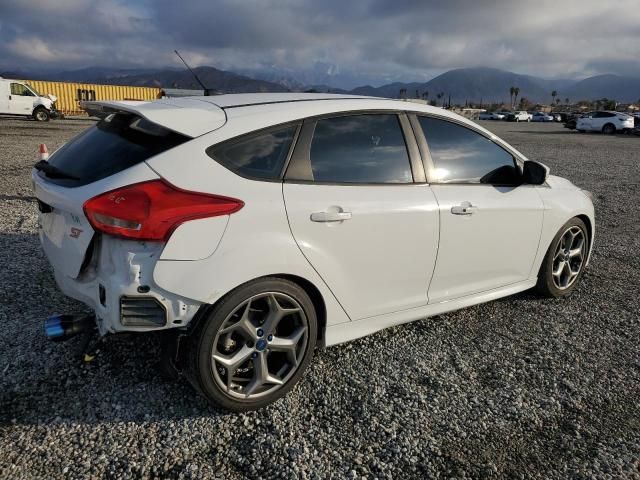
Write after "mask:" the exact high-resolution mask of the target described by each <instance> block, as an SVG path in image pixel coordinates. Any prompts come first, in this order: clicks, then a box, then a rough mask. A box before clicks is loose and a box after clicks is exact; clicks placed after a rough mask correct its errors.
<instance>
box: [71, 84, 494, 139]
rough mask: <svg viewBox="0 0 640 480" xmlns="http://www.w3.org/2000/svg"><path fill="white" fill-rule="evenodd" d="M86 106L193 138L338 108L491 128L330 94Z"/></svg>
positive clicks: (427, 109)
mask: <svg viewBox="0 0 640 480" xmlns="http://www.w3.org/2000/svg"><path fill="white" fill-rule="evenodd" d="M82 106H83V107H85V108H86V107H92V108H94V109H97V110H102V111H104V112H115V111H125V112H130V113H134V114H136V115H140V116H142V117H144V118H146V119H148V120H149V121H151V122H154V123H157V124H158V125H162V126H163V127H165V128H168V129H170V130H173V131H175V132H178V133H181V134H183V135H187V136H189V137H198V136H200V135H204V134H205V133H209V132H212V131H214V130H218V129H220V128H221V127H222V126H224V125H225V124H227V123H228V120H229V119H230V118H232V117H234V118H237V117H243V120H244V122H245V123H246V124H247V128H248V124H251V125H254V126H258V125H262V126H263V127H267V126H269V125H275V124H277V123H284V122H288V121H294V120H299V119H301V118H306V117H313V116H319V115H326V114H331V113H334V112H335V113H338V112H350V111H359V110H392V111H393V110H396V111H397V110H401V111H413V112H424V113H431V114H435V115H439V116H442V117H447V118H451V119H455V120H457V121H459V122H462V123H468V124H470V125H473V127H474V128H476V129H479V130H483V131H485V133H488V134H489V135H491V136H492V137H493V136H494V135H493V134H491V133H490V132H487V131H486V130H485V129H483V128H482V127H480V126H478V125H477V124H475V123H473V122H471V121H469V120H467V119H465V118H464V117H462V116H460V115H458V114H455V113H453V112H450V111H448V110H445V109H443V108H439V107H432V106H430V105H426V104H423V103H417V102H409V101H406V100H392V99H385V98H379V97H365V96H359V95H342V94H328V93H234V94H225V95H212V96H206V97H205V96H197V97H179V98H162V99H159V100H154V101H150V102H141V101H89V102H82Z"/></svg>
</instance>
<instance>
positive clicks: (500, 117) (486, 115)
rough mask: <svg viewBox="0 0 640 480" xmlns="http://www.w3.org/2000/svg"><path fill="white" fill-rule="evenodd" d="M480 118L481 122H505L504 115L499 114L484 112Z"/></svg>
mask: <svg viewBox="0 0 640 480" xmlns="http://www.w3.org/2000/svg"><path fill="white" fill-rule="evenodd" d="M478 118H479V119H480V120H503V119H504V115H503V114H501V113H497V112H482V113H481V114H480V115H479V116H478Z"/></svg>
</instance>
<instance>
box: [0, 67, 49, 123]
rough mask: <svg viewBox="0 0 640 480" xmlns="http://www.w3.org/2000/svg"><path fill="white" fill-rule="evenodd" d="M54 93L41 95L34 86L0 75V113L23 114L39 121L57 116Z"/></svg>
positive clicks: (46, 120) (45, 120)
mask: <svg viewBox="0 0 640 480" xmlns="http://www.w3.org/2000/svg"><path fill="white" fill-rule="evenodd" d="M56 100H57V98H56V97H55V96H54V95H47V96H45V97H43V96H41V95H40V94H39V93H38V92H37V91H36V90H35V88H33V87H32V86H31V85H29V84H28V83H27V82H23V81H21V80H9V79H7V78H2V77H0V114H2V115H25V116H28V117H33V118H34V119H35V120H38V121H39V122H48V121H49V119H50V118H52V117H53V118H55V117H57V116H58V112H57V111H56V110H55V107H54V102H55V101H56Z"/></svg>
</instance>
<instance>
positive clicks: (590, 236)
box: [574, 213, 593, 265]
mask: <svg viewBox="0 0 640 480" xmlns="http://www.w3.org/2000/svg"><path fill="white" fill-rule="evenodd" d="M574 218H579V219H580V220H582V221H583V222H584V224H585V225H586V227H587V241H588V242H589V248H588V249H587V252H589V253H588V256H587V262H586V264H587V265H588V264H589V260H591V252H592V250H593V249H592V245H593V224H592V222H591V219H590V218H589V216H588V215H586V214H584V213H581V214H578V215H576V216H575V217H574Z"/></svg>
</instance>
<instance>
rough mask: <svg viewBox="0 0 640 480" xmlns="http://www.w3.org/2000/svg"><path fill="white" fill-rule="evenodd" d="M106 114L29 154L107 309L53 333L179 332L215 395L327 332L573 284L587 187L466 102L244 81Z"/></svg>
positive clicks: (300, 357) (287, 359) (263, 383)
mask: <svg viewBox="0 0 640 480" xmlns="http://www.w3.org/2000/svg"><path fill="white" fill-rule="evenodd" d="M90 107H91V108H92V109H94V110H95V109H101V110H102V112H103V113H104V114H105V118H104V119H103V120H102V121H100V122H99V123H98V124H97V125H96V126H94V127H91V128H89V129H88V130H86V131H85V132H83V133H82V134H80V135H79V136H78V137H76V138H75V139H73V140H72V141H70V142H69V143H67V144H66V145H64V146H63V147H62V148H60V149H59V150H58V151H57V152H55V153H54V154H53V155H52V156H51V158H50V159H49V160H48V161H41V162H39V163H38V164H37V165H36V168H34V170H33V172H32V178H33V182H34V188H35V195H36V197H37V199H38V203H39V209H40V240H41V243H42V247H43V249H44V251H45V253H46V256H47V258H48V259H49V261H50V263H51V265H52V267H53V272H54V275H55V279H56V282H57V284H58V286H59V288H60V289H61V290H62V291H63V292H64V293H65V294H66V295H68V296H70V297H73V298H75V299H77V300H80V301H81V302H84V303H85V304H87V305H88V306H89V307H90V308H91V309H92V310H93V311H94V312H95V314H94V315H93V316H91V317H81V318H80V317H77V316H73V315H62V316H60V315H59V316H54V317H51V318H49V319H48V320H47V322H46V324H45V326H46V331H47V335H48V336H49V337H51V338H53V339H65V338H68V337H70V336H72V335H73V334H75V333H77V332H80V331H83V330H86V329H87V328H89V327H90V328H93V329H97V331H98V332H99V334H100V335H101V336H104V335H107V334H114V333H119V332H158V331H163V332H164V335H165V338H167V339H168V340H167V345H169V346H168V347H167V348H166V349H165V352H164V355H165V356H166V357H167V359H168V361H169V363H170V364H171V365H172V366H173V367H174V368H175V371H176V372H179V373H181V374H183V375H184V376H185V377H186V378H187V379H188V380H189V381H190V382H191V383H192V384H193V385H194V387H195V388H196V389H197V390H198V391H199V392H201V393H202V394H203V395H205V396H206V397H207V398H208V399H210V400H211V401H213V402H215V403H217V404H219V405H221V406H223V407H225V408H228V409H231V410H248V409H255V408H259V407H261V406H263V405H266V404H268V403H270V402H273V401H274V400H276V399H277V398H279V397H281V396H282V395H284V394H285V393H286V392H287V391H288V390H290V389H291V388H292V387H293V386H294V385H295V383H296V382H297V381H298V380H299V379H300V377H301V375H302V374H303V372H304V370H305V368H306V367H307V365H308V364H309V363H310V362H311V360H312V357H313V353H314V350H315V348H316V346H329V345H334V344H338V343H341V342H345V341H348V340H352V339H355V338H358V337H362V336H364V335H368V334H370V333H373V332H376V331H378V330H381V329H383V328H385V327H388V326H391V325H397V324H400V323H404V322H409V321H412V320H417V319H422V318H425V317H429V316H432V315H436V314H440V313H443V312H447V311H451V310H455V309H459V308H463V307H467V306H470V305H474V304H477V303H481V302H486V301H490V300H493V299H496V298H499V297H503V296H506V295H511V294H514V293H516V292H520V291H523V290H527V289H530V288H533V287H536V288H537V289H538V291H539V292H540V293H542V294H544V295H548V296H552V297H561V296H565V295H568V294H570V293H571V292H572V291H573V290H574V289H575V288H576V286H577V284H578V282H579V281H580V277H581V276H582V274H583V272H584V269H585V267H586V265H587V263H588V262H589V257H590V253H591V249H592V245H593V238H594V211H593V205H592V203H591V200H590V195H589V193H588V192H585V191H582V190H580V189H579V188H578V187H576V186H574V185H573V184H571V183H570V182H569V181H568V180H565V179H562V178H559V177H555V176H551V175H549V174H548V169H547V168H546V167H545V166H544V165H542V164H540V163H536V162H534V161H530V160H528V159H527V158H525V157H524V156H523V155H522V154H521V153H519V152H518V151H516V150H515V149H514V148H512V147H511V146H509V145H508V144H506V143H505V142H503V141H502V140H500V139H499V138H497V137H496V136H494V135H493V134H491V133H490V132H488V131H487V130H485V129H483V128H482V127H480V126H478V125H477V124H475V123H473V122H471V121H469V120H466V119H464V118H462V117H460V116H458V115H456V114H453V113H450V112H448V111H445V110H442V109H440V108H434V107H429V106H425V105H421V104H414V103H409V102H403V101H394V100H385V99H375V98H366V97H349V96H341V95H317V94H237V95H221V96H213V97H199V98H182V99H171V100H159V101H154V102H93V103H91V105H90Z"/></svg>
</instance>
